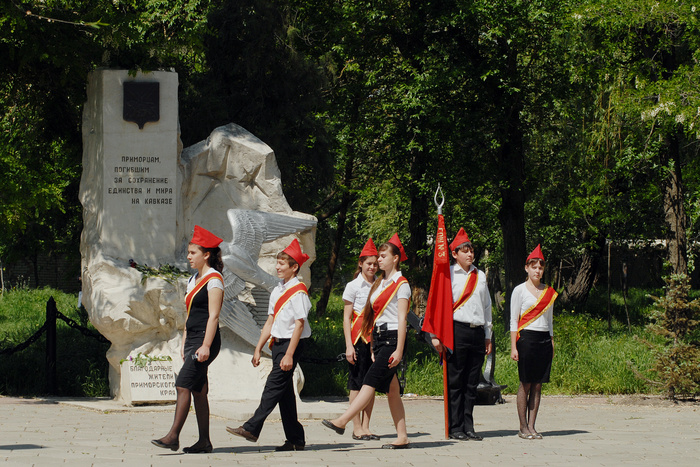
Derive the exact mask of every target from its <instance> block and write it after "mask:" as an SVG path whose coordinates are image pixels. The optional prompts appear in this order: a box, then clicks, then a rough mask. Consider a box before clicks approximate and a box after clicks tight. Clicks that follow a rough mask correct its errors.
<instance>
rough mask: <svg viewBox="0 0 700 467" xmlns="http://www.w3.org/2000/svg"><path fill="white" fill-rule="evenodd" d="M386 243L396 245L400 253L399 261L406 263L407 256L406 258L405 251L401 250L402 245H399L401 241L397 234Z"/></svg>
mask: <svg viewBox="0 0 700 467" xmlns="http://www.w3.org/2000/svg"><path fill="white" fill-rule="evenodd" d="M387 243H391V244H392V245H396V247H397V248H398V249H399V251H401V261H406V260H407V259H408V256H406V250H404V249H403V245H402V244H401V240H399V233H398V232H397V233H395V234H394V236H393V237H391V239H389V241H388V242H387Z"/></svg>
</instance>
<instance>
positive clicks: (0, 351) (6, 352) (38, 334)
mask: <svg viewBox="0 0 700 467" xmlns="http://www.w3.org/2000/svg"><path fill="white" fill-rule="evenodd" d="M44 331H46V322H44V324H43V325H42V326H41V327H40V328H39V330H38V331H37V332H35V333H34V334H33V335H32V336H31V337H30V338H29V339H27V340H26V341H24V342H22V343H21V344H19V345H16V346H15V347H11V348H9V349H0V355H12V354H13V353H16V352H19V351H21V350H24V349H26V348H27V347H29V346H30V345H32V344H33V343H34V342H36V341H37V340H38V339H39V338H40V337H41V334H42V333H43V332H44Z"/></svg>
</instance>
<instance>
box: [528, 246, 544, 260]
mask: <svg viewBox="0 0 700 467" xmlns="http://www.w3.org/2000/svg"><path fill="white" fill-rule="evenodd" d="M531 259H541V260H542V261H544V255H543V254H542V249H541V248H540V244H539V243H538V244H537V246H536V247H535V249H534V250H532V253H530V256H528V257H527V259H526V260H525V262H526V263H527V262H528V261H530V260H531Z"/></svg>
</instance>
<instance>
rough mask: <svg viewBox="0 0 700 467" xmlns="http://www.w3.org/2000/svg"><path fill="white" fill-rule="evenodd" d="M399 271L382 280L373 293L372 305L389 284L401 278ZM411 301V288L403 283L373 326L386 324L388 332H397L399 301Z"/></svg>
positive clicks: (406, 283)
mask: <svg viewBox="0 0 700 467" xmlns="http://www.w3.org/2000/svg"><path fill="white" fill-rule="evenodd" d="M401 276H402V274H401V271H396V273H394V275H393V276H391V277H390V278H389V279H385V280H382V282H381V284H379V287H377V289H376V290H375V291H374V293H373V294H372V297H371V301H372V303H374V301H375V300H376V299H377V297H379V295H380V294H381V293H382V291H383V290H384V289H385V288H386V287H387V286H388V285H389V283H390V282H392V281H393V282H396V281H397V280H398V278H399V277H401ZM402 298H405V299H407V300H410V299H411V287H410V286H409V285H408V282H404V283H403V284H401V285H400V286H399V290H398V291H397V292H396V294H395V295H394V297H393V298H392V299H391V300H390V301H389V304H388V305H387V306H386V308H385V309H384V313H382V315H381V316H380V317H379V318H377V321H375V322H374V325H375V326H379V325H382V324H386V328H387V329H388V330H390V331H398V329H399V299H402Z"/></svg>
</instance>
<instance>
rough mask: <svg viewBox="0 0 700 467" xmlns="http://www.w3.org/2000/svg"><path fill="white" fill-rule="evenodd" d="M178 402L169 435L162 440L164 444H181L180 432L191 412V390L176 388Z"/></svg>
mask: <svg viewBox="0 0 700 467" xmlns="http://www.w3.org/2000/svg"><path fill="white" fill-rule="evenodd" d="M175 389H177V400H176V402H175V419H174V420H173V425H172V426H171V427H170V431H168V434H167V435H165V436H163V437H162V438H160V440H159V441H160V442H162V443H164V444H175V443H178V442H179V438H180V431H182V427H183V425H184V424H185V420H187V414H188V413H189V411H190V401H191V394H192V393H191V392H190V390H189V389H186V388H181V387H176V388H175Z"/></svg>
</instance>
